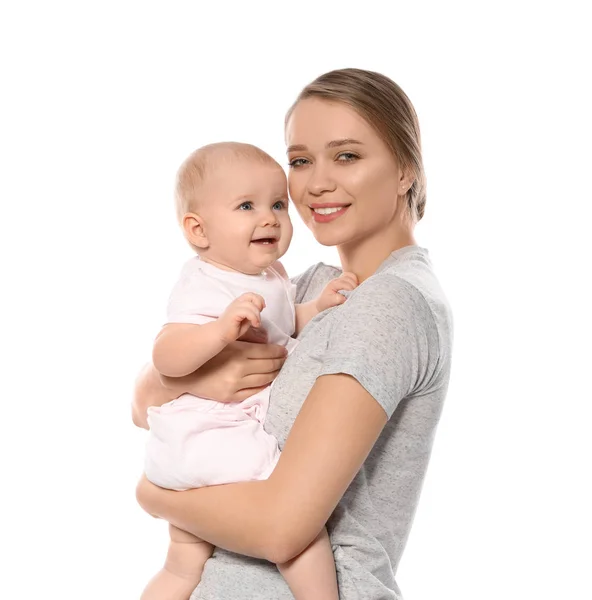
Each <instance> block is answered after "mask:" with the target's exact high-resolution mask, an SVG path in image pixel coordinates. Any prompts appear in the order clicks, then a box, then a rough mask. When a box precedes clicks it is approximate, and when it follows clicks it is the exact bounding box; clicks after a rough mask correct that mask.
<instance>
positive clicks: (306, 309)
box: [295, 300, 319, 335]
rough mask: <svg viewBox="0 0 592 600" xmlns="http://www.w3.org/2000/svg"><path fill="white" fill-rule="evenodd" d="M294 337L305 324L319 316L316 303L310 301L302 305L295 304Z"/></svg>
mask: <svg viewBox="0 0 592 600" xmlns="http://www.w3.org/2000/svg"><path fill="white" fill-rule="evenodd" d="M295 308H296V332H295V333H296V335H298V334H299V333H300V332H301V331H302V330H303V329H304V327H305V326H306V324H307V323H308V322H309V321H310V320H311V319H312V318H313V317H316V316H317V315H318V314H319V309H318V308H317V301H316V300H311V301H310V302H305V303H304V304H296V307H295Z"/></svg>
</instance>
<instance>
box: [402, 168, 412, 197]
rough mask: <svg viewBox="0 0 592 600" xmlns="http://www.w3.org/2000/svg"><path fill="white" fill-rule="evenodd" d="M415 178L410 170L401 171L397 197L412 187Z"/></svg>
mask: <svg viewBox="0 0 592 600" xmlns="http://www.w3.org/2000/svg"><path fill="white" fill-rule="evenodd" d="M414 181H415V176H414V175H413V173H412V172H411V170H410V169H403V170H402V171H401V177H400V179H399V190H398V191H399V196H404V195H405V194H406V193H407V192H408V191H409V190H410V189H411V186H412V185H413V182H414Z"/></svg>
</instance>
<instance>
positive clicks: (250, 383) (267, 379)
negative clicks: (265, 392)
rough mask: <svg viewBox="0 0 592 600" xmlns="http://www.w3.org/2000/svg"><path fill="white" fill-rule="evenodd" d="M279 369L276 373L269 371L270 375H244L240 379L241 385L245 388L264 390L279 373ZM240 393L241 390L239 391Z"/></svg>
mask: <svg viewBox="0 0 592 600" xmlns="http://www.w3.org/2000/svg"><path fill="white" fill-rule="evenodd" d="M279 372H280V371H279V369H278V370H277V371H271V372H270V373H253V374H252V375H246V376H245V377H243V379H242V383H243V384H244V386H245V388H248V389H251V388H264V387H266V386H268V385H269V384H270V383H271V382H272V381H273V380H274V379H275V378H276V377H277V374H278V373H279ZM241 391H242V389H241Z"/></svg>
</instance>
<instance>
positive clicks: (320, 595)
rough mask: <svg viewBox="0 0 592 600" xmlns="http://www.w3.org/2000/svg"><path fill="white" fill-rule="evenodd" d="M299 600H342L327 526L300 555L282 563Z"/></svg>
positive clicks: (289, 583)
mask: <svg viewBox="0 0 592 600" xmlns="http://www.w3.org/2000/svg"><path fill="white" fill-rule="evenodd" d="M278 569H279V570H280V573H281V574H282V575H283V576H284V579H285V580H286V582H287V584H288V585H289V586H290V589H291V590H292V594H294V598H296V600H338V598H339V592H338V590H337V576H336V574H335V561H334V560H333V551H332V550H331V543H330V542H329V536H328V535H327V530H326V529H325V528H323V531H321V533H319V535H318V537H317V538H316V540H315V541H314V542H313V543H312V544H311V545H310V546H309V547H308V548H307V549H306V550H305V551H304V552H302V554H299V555H298V556H297V557H296V558H293V559H292V560H291V561H289V562H287V563H284V564H283V565H278Z"/></svg>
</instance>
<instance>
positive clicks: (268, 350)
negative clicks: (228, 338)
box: [233, 342, 287, 359]
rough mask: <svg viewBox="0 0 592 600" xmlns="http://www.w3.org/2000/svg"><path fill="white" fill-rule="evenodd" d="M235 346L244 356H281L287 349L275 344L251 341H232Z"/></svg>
mask: <svg viewBox="0 0 592 600" xmlns="http://www.w3.org/2000/svg"><path fill="white" fill-rule="evenodd" d="M233 345H234V346H235V348H236V349H237V350H238V351H239V353H240V354H241V355H242V356H243V357H244V358H249V359H259V358H282V357H285V356H286V355H287V350H286V349H285V348H284V347H283V346H278V345H277V344H253V343H251V342H234V344H233Z"/></svg>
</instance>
